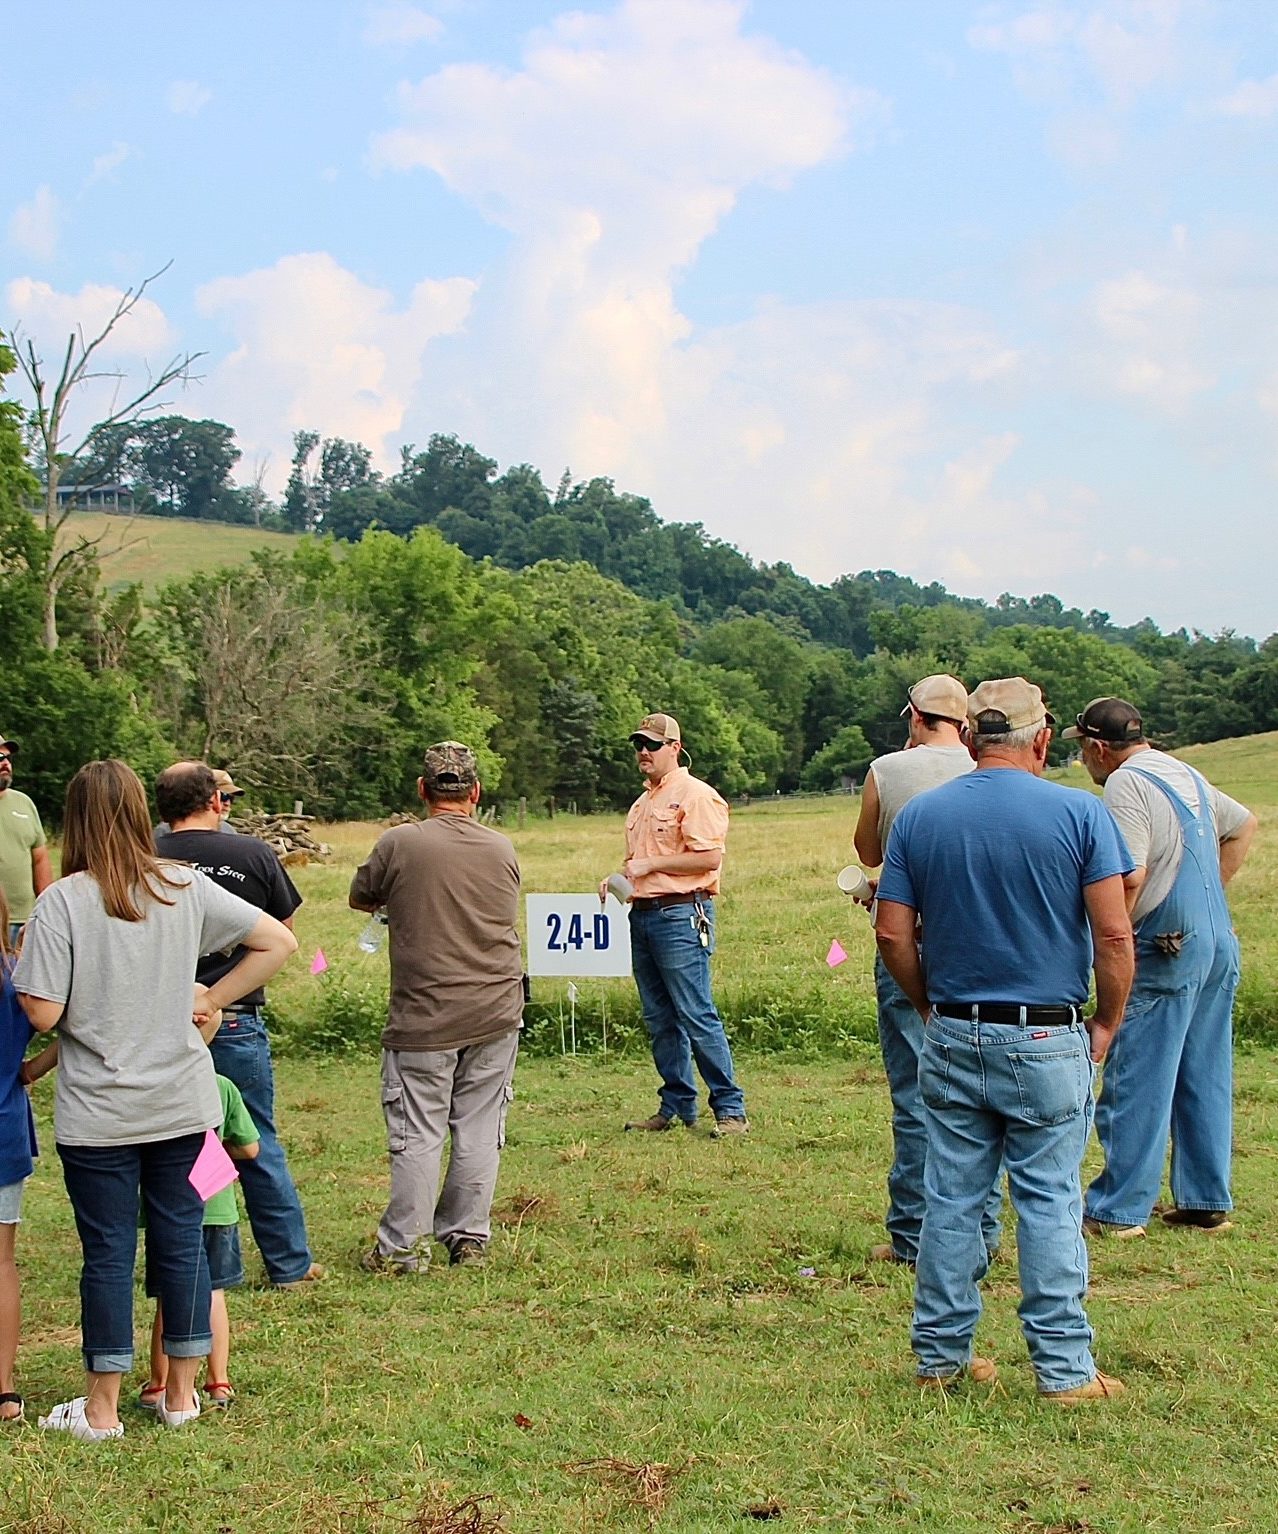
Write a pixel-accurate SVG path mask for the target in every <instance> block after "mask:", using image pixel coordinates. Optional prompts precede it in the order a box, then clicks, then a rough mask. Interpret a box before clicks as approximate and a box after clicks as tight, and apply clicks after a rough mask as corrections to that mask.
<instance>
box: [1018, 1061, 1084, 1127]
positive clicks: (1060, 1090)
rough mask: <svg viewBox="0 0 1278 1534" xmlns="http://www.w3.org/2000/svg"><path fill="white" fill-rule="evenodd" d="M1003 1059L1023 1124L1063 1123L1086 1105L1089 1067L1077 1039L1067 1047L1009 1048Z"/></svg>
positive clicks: (1074, 1116) (1076, 1115)
mask: <svg viewBox="0 0 1278 1534" xmlns="http://www.w3.org/2000/svg"><path fill="white" fill-rule="evenodd" d="M1007 1063H1008V1065H1009V1066H1010V1067H1011V1070H1012V1075H1013V1077H1014V1078H1015V1081H1016V1090H1017V1092H1018V1093H1019V1094H1020V1100H1021V1117H1022V1119H1024V1121H1025V1122H1026V1123H1027V1124H1067V1123H1068V1122H1069V1121H1070V1119H1073V1118H1077V1117H1078V1115H1079V1114H1080V1113H1082V1111H1083V1109H1084V1107H1085V1106H1086V1103H1087V1100H1088V1095H1089V1093H1090V1092H1091V1070H1090V1068H1089V1064H1088V1056H1087V1051H1086V1050H1085V1049H1084V1048H1083V1047H1082V1045H1081V1043H1076V1044H1075V1045H1074V1047H1073V1048H1071V1049H1051V1050H1033V1051H1029V1052H1024V1053H1023V1052H1021V1051H1019V1050H1013V1051H1011V1052H1010V1053H1009V1054H1008V1057H1007Z"/></svg>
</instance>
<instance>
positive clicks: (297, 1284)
mask: <svg viewBox="0 0 1278 1534" xmlns="http://www.w3.org/2000/svg"><path fill="white" fill-rule="evenodd" d="M327 1272H328V1269H327V1268H326V1267H325V1266H324V1264H323V1263H322V1262H313V1263H312V1264H311V1265H310V1267H309V1268H307V1270H306V1272H305V1273H303V1274H302V1276H301V1278H295V1279H293V1280H292V1282H291V1283H287V1284H276V1285H275V1288H276V1289H305V1288H306V1286H307V1284H317V1283H319V1281H320V1279H322V1278H323V1277H324V1276H325V1274H326V1273H327Z"/></svg>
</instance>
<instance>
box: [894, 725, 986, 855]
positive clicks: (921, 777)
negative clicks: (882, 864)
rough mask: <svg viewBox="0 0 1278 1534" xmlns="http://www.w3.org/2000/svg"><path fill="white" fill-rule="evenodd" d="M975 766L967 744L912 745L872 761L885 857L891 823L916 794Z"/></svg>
mask: <svg viewBox="0 0 1278 1534" xmlns="http://www.w3.org/2000/svg"><path fill="white" fill-rule="evenodd" d="M975 766H976V763H975V762H974V761H973V760H972V753H971V752H970V751H969V750H968V749H967V747H966V746H912V747H911V748H910V749H909V750H908V751H893V752H890V753H889V754H888V755H887V756H881V757H879V758H878V760H877V761H875V762H873V763H871V766H870V771H871V772H872V773H873V774H874V784H875V787H876V788H877V789H878V791H879V846H880V847H882V848H883V852H884V856H886V855H887V844H888V837H889V836H890V835H891V832H892V822H893V821H894V820H895V819H896V817H897V816H898V815H899V814H900V813H901V811H902V810H903V809H904V808H905V806H906V805H907V804H908V803H909V802H910V800H911V799H913V798H914V796H915V794H922V793H926V792H927V790H928V789H929V788H940V786H941V784H942V783H948V782H949V781H950V779H951V778H957V777H961V776H962V775H963V773H965V772H971V770H972V768H973V767H975Z"/></svg>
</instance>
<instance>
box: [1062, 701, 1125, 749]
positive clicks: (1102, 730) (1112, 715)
mask: <svg viewBox="0 0 1278 1534" xmlns="http://www.w3.org/2000/svg"><path fill="white" fill-rule="evenodd" d="M1144 738H1145V729H1144V725H1143V724H1142V723H1141V717H1140V713H1139V711H1138V710H1137V709H1136V708H1135V707H1134V706H1133V705H1132V704H1131V703H1127V702H1124V700H1123V699H1122V698H1093V699H1092V701H1091V702H1090V703H1089V704H1088V705H1087V707H1086V708H1085V709H1084V710H1083V712H1082V713H1081V714H1079V715H1078V722H1077V724H1071V725H1070V726H1069V728H1068V729H1065V730H1062V731H1061V739H1062V740H1100V741H1103V742H1104V743H1105V744H1106V745H1107V746H1125V745H1130V744H1131V742H1132V741H1137V740H1143V739H1144Z"/></svg>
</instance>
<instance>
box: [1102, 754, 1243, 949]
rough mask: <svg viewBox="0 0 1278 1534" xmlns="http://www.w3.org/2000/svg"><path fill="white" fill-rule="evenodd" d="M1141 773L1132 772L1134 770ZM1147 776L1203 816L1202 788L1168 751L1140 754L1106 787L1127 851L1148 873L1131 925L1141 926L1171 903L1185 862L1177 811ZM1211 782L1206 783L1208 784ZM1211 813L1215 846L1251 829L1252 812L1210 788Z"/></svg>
mask: <svg viewBox="0 0 1278 1534" xmlns="http://www.w3.org/2000/svg"><path fill="white" fill-rule="evenodd" d="M1132 768H1136V769H1138V770H1137V771H1135V772H1133V771H1132V770H1131V769H1132ZM1142 772H1147V773H1150V774H1152V775H1153V776H1154V777H1156V778H1158V779H1160V780H1161V781H1162V782H1164V783H1166V784H1167V786H1168V788H1170V789H1171V790H1172V792H1173V793H1174V794H1176V795H1178V796H1179V797H1180V798H1181V799H1183V800H1184V801H1185V803H1186V804H1187V805H1188V806H1189V808H1190V809H1191V810H1193V811H1194V812H1195V813H1197V810H1198V786H1197V783H1196V781H1195V779H1194V775H1193V773H1192V772H1190V770H1189V768H1188V767H1187V766H1186V765H1185V763H1184V762H1181V761H1177V759H1176V758H1175V757H1174V756H1168V755H1167V753H1166V752H1165V751H1155V750H1154V749H1153V748H1152V747H1151V748H1150V749H1149V750H1148V751H1136V752H1133V753H1132V755H1131V756H1129V757H1128V758H1127V761H1126V763H1125V764H1124V765H1123V766H1122V767H1120V768H1119V769H1118V771H1117V772H1112V773H1110V775H1109V777H1108V778H1107V779H1106V782H1105V804H1106V806H1107V808H1108V809H1109V812H1110V814H1111V815H1113V817H1114V819H1115V820H1116V821H1117V822H1118V829H1119V830H1120V831H1121V832H1122V833H1123V840H1124V841H1125V842H1126V843H1127V850H1128V852H1130V853H1131V855H1132V862H1133V863H1134V864H1135V866H1136V867H1137V868H1144V870H1145V882H1144V884H1143V885H1142V886H1141V889H1140V894H1139V895H1137V897H1136V904H1135V906H1134V907H1133V909H1132V921H1133V923H1137V922H1140V921H1142V920H1143V919H1144V918H1145V917H1146V916H1148V915H1149V913H1150V912H1151V911H1152V910H1154V908H1155V907H1156V906H1159V905H1161V904H1162V903H1163V901H1164V900H1166V898H1167V896H1168V895H1169V894H1170V893H1171V887H1172V885H1173V884H1175V882H1176V875H1177V874H1178V873H1179V872H1180V861H1181V858H1182V857H1183V856H1184V851H1185V847H1184V843H1183V842H1182V840H1181V835H1180V824H1179V822H1178V821H1177V819H1176V811H1175V810H1174V809H1173V808H1172V806H1171V804H1170V803H1169V802H1168V799H1167V795H1166V794H1164V793H1163V792H1162V790H1161V789H1158V788H1155V787H1154V785H1153V784H1152V783H1147V782H1145V781H1144V779H1143V778H1142V777H1141V776H1140V773H1142ZM1203 781H1204V782H1206V779H1205V778H1204V779H1203ZM1207 791H1208V804H1207V813H1208V815H1209V817H1210V818H1211V820H1212V822H1213V823H1214V825H1215V827H1216V840H1217V841H1218V842H1227V841H1229V840H1230V838H1231V837H1234V836H1237V835H1238V833H1239V831H1241V830H1242V828H1243V826H1245V825H1246V824H1247V819H1248V816H1249V815H1250V813H1251V812H1250V811H1249V810H1248V809H1247V808H1246V806H1245V805H1241V804H1239V803H1238V801H1237V800H1236V799H1231V798H1230V797H1229V795H1228V794H1222V793H1221V791H1220V790H1219V789H1218V788H1213V787H1212V786H1211V784H1210V783H1208V784H1207Z"/></svg>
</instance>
